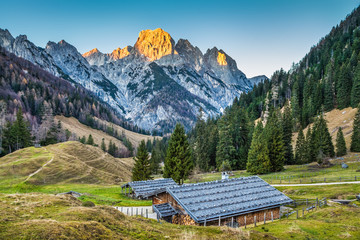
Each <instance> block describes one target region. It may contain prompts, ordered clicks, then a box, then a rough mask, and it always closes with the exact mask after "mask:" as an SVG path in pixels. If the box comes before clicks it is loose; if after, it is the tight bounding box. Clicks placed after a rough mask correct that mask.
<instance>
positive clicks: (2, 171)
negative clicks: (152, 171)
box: [0, 142, 131, 186]
mask: <svg viewBox="0 0 360 240" xmlns="http://www.w3.org/2000/svg"><path fill="white" fill-rule="evenodd" d="M51 158H53V161H51V162H49V161H50V160H51ZM46 162H49V163H48V164H47V165H46V166H44V164H45V163H46ZM41 167H43V168H42V170H41V171H39V172H37V173H36V174H35V175H33V176H32V177H31V178H29V179H28V181H27V182H28V183H30V184H34V185H44V184H58V183H63V184H64V183H84V184H93V183H101V184H116V183H120V182H125V181H128V180H130V178H131V161H130V160H129V159H127V160H126V161H125V162H123V161H122V160H121V159H119V158H114V157H112V156H111V155H109V154H108V153H105V152H103V151H102V150H101V149H100V148H98V147H94V146H90V145H85V144H82V143H80V142H64V143H58V144H54V145H49V146H47V147H46V148H34V147H29V148H25V149H20V150H18V151H16V152H13V153H12V154H9V155H6V156H4V157H2V158H0V183H1V184H2V185H4V186H5V185H8V186H9V185H10V186H12V185H16V184H19V183H22V182H24V181H25V180H26V179H27V177H28V176H29V175H30V174H32V173H34V172H36V171H37V170H38V169H40V168H41Z"/></svg>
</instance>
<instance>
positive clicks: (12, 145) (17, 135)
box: [3, 108, 32, 153]
mask: <svg viewBox="0 0 360 240" xmlns="http://www.w3.org/2000/svg"><path fill="white" fill-rule="evenodd" d="M31 144H32V136H31V132H30V129H29V123H28V122H27V121H26V120H24V117H23V112H22V109H21V108H19V110H18V111H17V113H16V120H15V121H14V122H13V123H10V122H8V123H7V124H6V128H5V129H4V132H3V148H4V152H5V153H11V152H13V151H15V150H18V149H21V148H25V147H30V146H31Z"/></svg>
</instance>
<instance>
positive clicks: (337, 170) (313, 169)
mask: <svg viewBox="0 0 360 240" xmlns="http://www.w3.org/2000/svg"><path fill="white" fill-rule="evenodd" d="M342 162H346V163H347V165H348V166H349V168H347V169H343V168H341V163H342ZM331 163H332V164H333V165H332V166H331V167H327V168H319V167H318V166H317V165H316V164H315V163H312V164H308V165H289V166H285V169H284V171H281V172H276V173H269V174H263V175H259V177H261V178H262V179H264V180H265V181H267V182H269V183H272V184H280V183H281V184H289V183H293V184H294V183H311V182H324V180H325V181H326V182H338V181H340V177H341V178H342V179H341V181H354V180H355V176H356V177H357V180H360V154H354V153H351V154H349V155H347V156H345V157H344V159H343V160H342V159H333V160H331ZM357 171H359V172H357ZM233 174H234V175H233V176H230V178H234V177H247V176H251V174H250V173H248V172H246V171H245V170H240V171H233ZM219 179H221V173H220V172H216V173H200V174H196V175H195V176H192V177H191V178H190V179H188V180H187V181H186V182H187V183H193V182H205V181H214V180H219ZM280 179H281V180H280ZM289 180H290V181H289ZM300 180H301V182H300Z"/></svg>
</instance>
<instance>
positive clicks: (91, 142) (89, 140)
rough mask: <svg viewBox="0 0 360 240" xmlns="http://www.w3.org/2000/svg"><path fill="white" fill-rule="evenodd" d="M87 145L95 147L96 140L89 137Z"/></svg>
mask: <svg viewBox="0 0 360 240" xmlns="http://www.w3.org/2000/svg"><path fill="white" fill-rule="evenodd" d="M86 144H88V145H94V139H93V137H92V135H91V134H89V137H88V139H87V142H86Z"/></svg>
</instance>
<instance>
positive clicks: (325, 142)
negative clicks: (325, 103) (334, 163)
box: [312, 114, 335, 163]
mask: <svg viewBox="0 0 360 240" xmlns="http://www.w3.org/2000/svg"><path fill="white" fill-rule="evenodd" d="M312 135H313V136H312V137H313V138H314V139H313V141H314V142H315V148H314V149H315V154H316V156H317V160H318V162H319V163H322V160H323V158H324V157H334V156H335V151H334V145H333V144H332V140H331V135H330V133H329V129H328V127H327V123H326V121H325V119H324V117H323V115H322V114H321V115H320V117H319V118H317V119H316V121H315V123H314V126H313V129H312Z"/></svg>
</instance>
